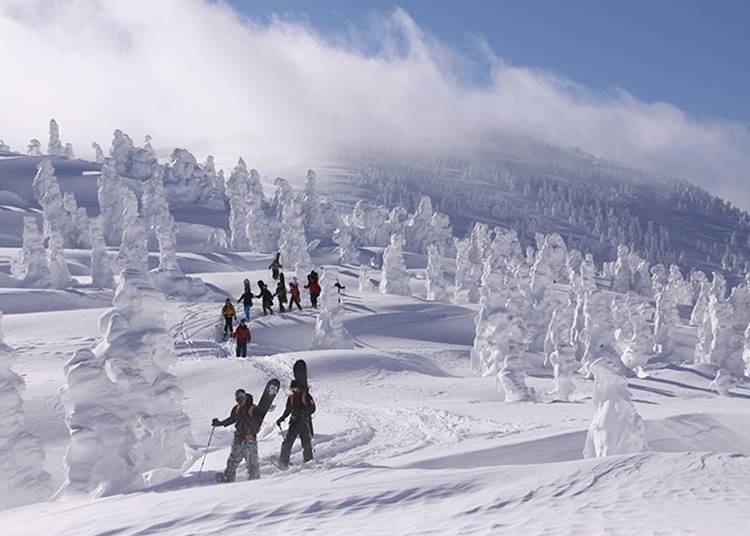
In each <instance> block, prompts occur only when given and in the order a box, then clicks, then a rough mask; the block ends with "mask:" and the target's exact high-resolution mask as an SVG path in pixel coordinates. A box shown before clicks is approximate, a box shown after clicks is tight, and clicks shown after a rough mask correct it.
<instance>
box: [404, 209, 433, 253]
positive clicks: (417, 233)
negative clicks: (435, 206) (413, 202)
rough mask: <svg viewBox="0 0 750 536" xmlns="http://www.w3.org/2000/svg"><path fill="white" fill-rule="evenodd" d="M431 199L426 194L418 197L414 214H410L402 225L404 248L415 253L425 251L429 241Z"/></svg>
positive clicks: (431, 212) (431, 211)
mask: <svg viewBox="0 0 750 536" xmlns="http://www.w3.org/2000/svg"><path fill="white" fill-rule="evenodd" d="M433 215H434V211H433V210H432V201H431V200H430V198H429V197H428V196H426V195H423V196H422V197H421V198H420V199H419V205H418V206H417V210H416V211H415V212H414V214H412V215H410V216H409V218H408V219H407V220H406V224H405V225H404V239H405V241H406V248H407V249H408V250H409V251H413V252H415V253H426V252H427V246H428V245H429V244H430V242H431V238H432V236H431V232H430V231H431V227H430V224H431V222H432V216H433Z"/></svg>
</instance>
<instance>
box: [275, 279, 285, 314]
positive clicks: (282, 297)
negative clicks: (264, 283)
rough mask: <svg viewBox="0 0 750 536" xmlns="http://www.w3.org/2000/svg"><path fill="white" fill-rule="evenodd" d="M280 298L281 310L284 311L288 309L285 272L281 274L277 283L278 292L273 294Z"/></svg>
mask: <svg viewBox="0 0 750 536" xmlns="http://www.w3.org/2000/svg"><path fill="white" fill-rule="evenodd" d="M273 295H274V296H276V298H278V300H279V312H280V313H283V312H285V311H286V309H284V305H285V304H286V281H285V280H284V273H283V272H282V273H280V274H279V282H278V283H277V284H276V292H274V294H273Z"/></svg>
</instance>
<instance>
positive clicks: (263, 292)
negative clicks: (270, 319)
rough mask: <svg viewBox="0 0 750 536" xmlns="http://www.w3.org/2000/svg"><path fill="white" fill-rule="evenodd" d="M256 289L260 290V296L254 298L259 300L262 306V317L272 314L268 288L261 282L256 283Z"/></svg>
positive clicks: (271, 301) (271, 302)
mask: <svg viewBox="0 0 750 536" xmlns="http://www.w3.org/2000/svg"><path fill="white" fill-rule="evenodd" d="M258 287H259V288H260V294H258V295H257V296H255V297H256V298H260V299H261V304H262V305H263V316H265V315H269V314H270V315H272V314H273V294H271V291H270V290H268V287H267V286H266V284H265V283H264V282H263V281H258Z"/></svg>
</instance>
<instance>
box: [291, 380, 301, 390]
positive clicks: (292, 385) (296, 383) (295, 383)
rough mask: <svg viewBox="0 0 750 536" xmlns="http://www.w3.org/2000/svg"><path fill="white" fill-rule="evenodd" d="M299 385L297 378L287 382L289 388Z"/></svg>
mask: <svg viewBox="0 0 750 536" xmlns="http://www.w3.org/2000/svg"><path fill="white" fill-rule="evenodd" d="M299 387H300V385H299V382H298V381H297V380H292V381H291V383H290V384H289V388H290V389H299Z"/></svg>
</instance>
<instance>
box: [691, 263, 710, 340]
mask: <svg viewBox="0 0 750 536" xmlns="http://www.w3.org/2000/svg"><path fill="white" fill-rule="evenodd" d="M691 279H692V280H693V285H697V286H698V288H699V290H698V295H697V297H696V299H695V305H693V311H692V313H691V314H690V325H691V326H700V325H701V324H702V323H703V318H704V317H705V316H706V309H708V298H709V296H710V288H711V287H710V284H709V282H708V278H707V277H706V274H704V273H703V272H701V271H700V270H698V271H697V272H693V276H692V277H691Z"/></svg>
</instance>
